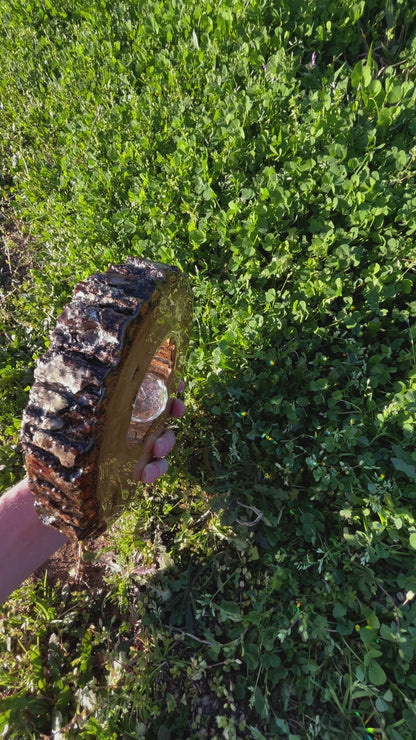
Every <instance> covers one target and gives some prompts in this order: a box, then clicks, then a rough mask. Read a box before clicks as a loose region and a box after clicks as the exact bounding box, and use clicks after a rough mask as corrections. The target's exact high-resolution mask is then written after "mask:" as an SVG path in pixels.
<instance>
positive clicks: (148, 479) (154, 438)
mask: <svg viewBox="0 0 416 740" xmlns="http://www.w3.org/2000/svg"><path fill="white" fill-rule="evenodd" d="M183 388H184V384H183V383H180V384H179V388H178V391H179V393H180V392H181V391H182V390H183ZM184 414H185V406H184V404H183V402H182V401H181V400H180V399H179V398H175V400H174V402H173V404H172V410H171V412H170V415H171V416H172V417H173V418H176V419H180V418H182V416H183V415H184ZM175 442H176V437H175V434H174V432H173V431H172V430H171V429H168V430H167V431H166V432H159V433H157V432H156V433H155V434H151V435H150V436H149V437H148V439H147V441H146V444H145V447H144V450H143V454H142V456H141V457H140V459H139V460H137V462H136V464H135V466H134V468H133V478H134V480H135V481H137V482H139V481H141V482H142V483H154V482H155V481H156V480H157V479H158V478H159V477H160V476H161V475H164V474H165V473H166V472H167V470H168V467H169V463H168V461H167V460H166V455H169V452H171V450H172V449H173V447H174V445H175Z"/></svg>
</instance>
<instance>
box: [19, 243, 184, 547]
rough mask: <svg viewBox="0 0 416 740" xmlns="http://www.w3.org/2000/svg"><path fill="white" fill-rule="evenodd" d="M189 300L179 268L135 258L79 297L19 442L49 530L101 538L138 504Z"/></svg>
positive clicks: (37, 386)
mask: <svg viewBox="0 0 416 740" xmlns="http://www.w3.org/2000/svg"><path fill="white" fill-rule="evenodd" d="M191 306H192V304H191V295H190V291H189V287H188V283H187V280H186V278H185V276H184V275H183V274H182V273H181V272H179V270H177V269H176V268H174V267H170V266H168V265H161V264H158V263H154V262H148V261H147V260H140V259H136V258H133V257H131V258H129V259H128V260H127V262H126V263H125V264H123V265H120V266H111V267H110V268H109V269H108V270H107V271H106V272H103V273H96V274H94V275H91V276H90V277H89V278H88V279H87V280H85V281H83V282H81V283H79V284H78V285H77V286H76V288H75V293H74V298H73V300H72V302H71V303H69V304H68V305H67V306H65V308H64V309H63V311H62V313H61V315H60V316H59V318H58V321H57V324H56V328H55V330H54V332H53V334H52V336H51V342H50V345H49V349H48V351H47V352H46V353H45V354H44V355H43V356H42V357H41V358H40V360H39V361H38V364H37V367H36V369H35V382H34V384H33V386H32V388H31V391H30V395H29V402H28V405H27V407H26V409H25V411H24V414H23V422H22V432H21V440H22V445H23V449H24V452H25V456H26V467H27V473H28V479H29V487H30V490H31V491H32V493H33V494H34V496H35V506H36V509H37V511H38V514H39V516H40V518H41V519H42V521H43V522H44V523H45V524H48V525H51V526H54V527H56V528H57V529H59V530H60V531H61V532H62V533H63V534H65V535H66V536H67V537H69V538H70V539H84V538H86V537H93V536H94V537H95V536H97V535H99V534H100V533H102V532H103V531H104V530H105V529H106V528H107V526H108V525H109V524H111V522H112V521H114V519H116V518H117V516H119V515H120V514H121V513H122V512H123V511H124V509H125V507H126V504H127V503H128V502H129V501H130V500H131V499H132V497H134V495H135V494H136V491H137V484H135V483H134V482H133V481H132V469H133V465H134V463H135V462H136V460H137V459H138V458H139V457H140V455H141V453H142V451H143V447H144V445H145V443H146V440H147V439H148V437H149V435H150V434H154V433H155V432H157V430H159V429H160V428H161V427H162V426H163V424H164V422H165V419H166V417H167V416H168V415H169V413H170V408H171V404H172V402H173V399H171V398H170V396H171V395H172V394H173V393H174V390H175V389H176V383H177V378H176V376H177V374H178V372H179V370H180V367H181V364H182V362H183V357H184V353H185V350H186V347H187V343H188V340H189V330H190V320H191Z"/></svg>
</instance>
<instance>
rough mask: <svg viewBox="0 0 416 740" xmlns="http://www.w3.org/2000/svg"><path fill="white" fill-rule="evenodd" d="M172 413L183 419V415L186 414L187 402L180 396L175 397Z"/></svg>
mask: <svg viewBox="0 0 416 740" xmlns="http://www.w3.org/2000/svg"><path fill="white" fill-rule="evenodd" d="M170 415H171V416H173V417H175V419H181V418H182V416H184V415H185V404H184V402H183V401H181V400H180V398H175V400H174V402H173V404H172V408H171V410H170Z"/></svg>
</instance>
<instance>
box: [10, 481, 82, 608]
mask: <svg viewBox="0 0 416 740" xmlns="http://www.w3.org/2000/svg"><path fill="white" fill-rule="evenodd" d="M67 541H68V540H67V538H66V537H64V535H63V534H61V533H60V532H58V531H57V530H56V529H53V528H52V527H47V526H46V525H45V524H42V522H41V521H40V519H39V517H38V515H37V514H36V510H35V507H34V500H33V496H32V494H31V492H30V490H29V486H28V484H27V480H26V479H25V480H23V481H20V483H17V484H16V485H15V486H13V488H11V489H10V490H9V491H7V492H6V493H4V494H3V495H2V496H0V603H2V602H3V601H5V600H6V599H7V597H8V596H10V594H11V593H12V591H14V590H15V589H16V588H18V586H20V584H21V583H22V582H23V581H24V580H25V579H26V578H28V576H30V574H31V573H33V571H34V570H36V568H38V567H39V566H40V565H42V563H44V562H45V560H47V559H48V558H49V557H50V556H51V555H53V553H54V552H55V551H56V550H58V549H59V548H60V547H62V545H64V544H65V542H67Z"/></svg>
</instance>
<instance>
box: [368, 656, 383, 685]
mask: <svg viewBox="0 0 416 740" xmlns="http://www.w3.org/2000/svg"><path fill="white" fill-rule="evenodd" d="M368 678H369V679H370V681H371V683H372V684H373V685H374V686H382V685H383V684H384V683H386V681H387V676H386V674H385V672H384V670H383V668H382V667H381V665H380V664H379V663H377V662H376V661H375V660H372V661H371V663H370V665H369V667H368Z"/></svg>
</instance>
